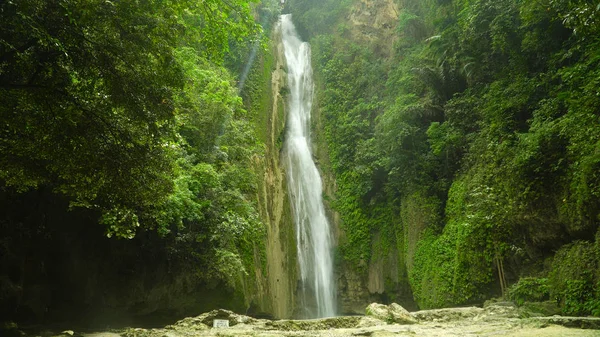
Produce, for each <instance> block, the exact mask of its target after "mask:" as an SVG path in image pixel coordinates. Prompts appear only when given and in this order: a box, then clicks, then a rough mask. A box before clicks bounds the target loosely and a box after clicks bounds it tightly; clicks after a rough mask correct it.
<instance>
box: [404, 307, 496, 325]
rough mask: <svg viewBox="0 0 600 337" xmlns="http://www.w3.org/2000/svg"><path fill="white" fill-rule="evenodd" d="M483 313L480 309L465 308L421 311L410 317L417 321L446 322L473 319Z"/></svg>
mask: <svg viewBox="0 0 600 337" xmlns="http://www.w3.org/2000/svg"><path fill="white" fill-rule="evenodd" d="M483 313H484V311H483V309H482V308H477V307H465V308H446V309H432V310H421V311H417V312H413V313H412V315H413V316H414V317H415V318H416V319H417V320H419V321H433V322H448V321H456V320H459V319H467V318H475V317H477V316H478V315H481V314H483Z"/></svg>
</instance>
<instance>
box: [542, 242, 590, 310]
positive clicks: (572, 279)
mask: <svg viewBox="0 0 600 337" xmlns="http://www.w3.org/2000/svg"><path fill="white" fill-rule="evenodd" d="M598 265H599V263H598V257H597V255H596V252H595V246H594V244H592V243H589V242H585V241H577V242H575V243H573V244H569V245H566V246H564V247H563V248H561V249H560V250H559V251H558V252H557V253H556V255H555V256H554V261H553V263H552V272H551V273H550V279H549V286H550V295H551V297H552V298H553V299H556V301H557V302H558V303H559V305H560V306H561V308H562V311H563V313H564V314H566V315H590V314H592V315H600V280H598V277H597V273H596V270H597V269H598Z"/></svg>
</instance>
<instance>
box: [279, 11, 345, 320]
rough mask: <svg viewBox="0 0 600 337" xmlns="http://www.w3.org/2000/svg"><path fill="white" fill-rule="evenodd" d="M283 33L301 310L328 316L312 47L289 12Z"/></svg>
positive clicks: (327, 244)
mask: <svg viewBox="0 0 600 337" xmlns="http://www.w3.org/2000/svg"><path fill="white" fill-rule="evenodd" d="M281 31H282V39H283V46H284V51H285V58H286V61H287V68H288V69H287V71H288V87H289V89H290V95H289V98H288V104H289V111H288V116H287V134H286V138H285V154H284V155H285V162H286V165H287V167H286V169H287V177H288V190H289V193H290V200H291V203H292V211H293V214H294V220H295V224H296V245H297V250H298V263H299V265H300V274H301V282H302V284H301V286H302V289H300V292H301V293H300V296H301V299H302V301H303V303H302V305H303V307H304V308H302V309H304V311H305V315H306V316H309V317H310V316H312V317H330V316H334V315H335V302H336V300H335V287H334V279H333V263H332V246H333V242H332V241H333V240H332V235H331V230H330V228H329V223H328V221H327V218H326V216H325V209H324V207H323V200H322V196H321V194H322V192H323V187H322V183H321V176H320V175H319V171H318V170H317V167H316V166H315V163H314V161H313V159H312V154H311V150H310V112H311V106H312V100H313V91H314V86H313V79H312V68H311V65H310V62H311V61H310V45H309V44H308V43H306V42H302V41H300V39H299V37H298V34H297V33H296V28H295V27H294V24H293V23H292V18H291V16H290V15H289V14H288V15H282V16H281ZM307 318H308V317H307Z"/></svg>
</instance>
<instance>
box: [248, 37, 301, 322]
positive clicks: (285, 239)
mask: <svg viewBox="0 0 600 337" xmlns="http://www.w3.org/2000/svg"><path fill="white" fill-rule="evenodd" d="M271 41H272V45H273V46H272V54H273V56H274V61H273V69H272V71H271V91H270V102H271V104H270V107H268V109H265V111H264V113H265V114H266V116H263V117H266V118H263V119H262V120H263V121H264V125H262V126H261V127H264V128H265V130H266V142H265V156H264V157H263V158H256V160H255V165H256V167H257V169H258V172H261V174H262V178H261V179H260V182H259V184H260V186H259V192H258V204H259V212H260V215H261V218H262V220H263V223H265V225H266V227H267V242H266V257H267V266H266V270H267V275H266V280H267V281H266V284H267V289H266V292H265V295H266V296H263V297H262V300H261V301H262V305H259V306H260V307H262V308H263V310H265V311H267V312H271V313H272V314H273V315H274V316H275V317H277V318H289V317H291V316H292V313H293V311H294V303H295V290H296V277H297V271H296V269H297V263H296V244H295V237H294V225H293V220H292V217H291V213H290V212H291V209H290V203H289V200H288V193H287V188H286V179H285V172H284V169H283V165H282V163H281V161H280V152H281V146H282V144H283V137H284V132H285V115H286V104H285V96H286V91H287V75H286V72H285V57H284V54H283V44H282V42H281V31H280V30H279V27H277V28H276V29H275V30H274V32H273V36H272V40H271Z"/></svg>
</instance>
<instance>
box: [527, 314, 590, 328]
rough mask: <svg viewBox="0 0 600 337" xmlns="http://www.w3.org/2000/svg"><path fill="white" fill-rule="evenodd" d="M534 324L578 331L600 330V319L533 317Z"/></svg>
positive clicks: (531, 319)
mask: <svg viewBox="0 0 600 337" xmlns="http://www.w3.org/2000/svg"><path fill="white" fill-rule="evenodd" d="M529 320H530V321H532V322H537V323H540V324H542V325H548V324H555V325H562V326H564V327H567V328H578V329H600V317H565V316H552V317H533V318H530V319H529Z"/></svg>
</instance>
